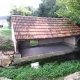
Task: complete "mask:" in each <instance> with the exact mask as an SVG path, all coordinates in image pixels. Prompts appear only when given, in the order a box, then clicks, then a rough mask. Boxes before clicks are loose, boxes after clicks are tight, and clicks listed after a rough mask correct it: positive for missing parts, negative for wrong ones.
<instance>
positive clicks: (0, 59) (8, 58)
mask: <svg viewBox="0 0 80 80" xmlns="http://www.w3.org/2000/svg"><path fill="white" fill-rule="evenodd" d="M13 60H14V51H0V66H2V67H8V66H9V65H10V64H12V62H13Z"/></svg>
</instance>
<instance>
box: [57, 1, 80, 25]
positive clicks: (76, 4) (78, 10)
mask: <svg viewBox="0 0 80 80" xmlns="http://www.w3.org/2000/svg"><path fill="white" fill-rule="evenodd" d="M57 4H58V5H60V6H61V8H60V9H59V10H58V11H57V12H56V14H57V15H58V16H60V17H68V18H70V19H71V20H72V21H73V22H74V23H76V24H80V0H67V1H66V0H57Z"/></svg>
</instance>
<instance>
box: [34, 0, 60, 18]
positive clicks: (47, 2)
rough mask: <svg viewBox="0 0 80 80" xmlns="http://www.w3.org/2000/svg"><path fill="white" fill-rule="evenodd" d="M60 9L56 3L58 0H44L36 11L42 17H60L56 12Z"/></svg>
mask: <svg viewBox="0 0 80 80" xmlns="http://www.w3.org/2000/svg"><path fill="white" fill-rule="evenodd" d="M58 9H59V6H58V5H56V0H42V3H41V4H40V5H39V8H38V9H37V10H36V11H35V12H34V13H35V15H36V16H40V17H58V16H57V15H56V14H55V12H56V10H58Z"/></svg>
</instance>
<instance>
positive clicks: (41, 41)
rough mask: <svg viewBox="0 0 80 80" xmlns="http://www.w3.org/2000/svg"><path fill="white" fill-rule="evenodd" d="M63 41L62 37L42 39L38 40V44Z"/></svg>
mask: <svg viewBox="0 0 80 80" xmlns="http://www.w3.org/2000/svg"><path fill="white" fill-rule="evenodd" d="M60 42H63V38H55V39H42V40H38V44H39V45H42V44H51V43H60Z"/></svg>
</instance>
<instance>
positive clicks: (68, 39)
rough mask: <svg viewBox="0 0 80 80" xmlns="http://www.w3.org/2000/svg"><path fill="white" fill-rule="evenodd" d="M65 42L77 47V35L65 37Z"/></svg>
mask: <svg viewBox="0 0 80 80" xmlns="http://www.w3.org/2000/svg"><path fill="white" fill-rule="evenodd" d="M64 43H66V44H69V45H70V46H72V47H76V44H77V43H76V37H73V36H71V37H66V38H64Z"/></svg>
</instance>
